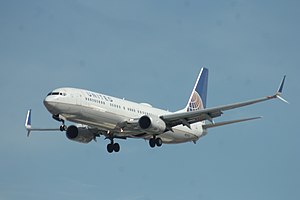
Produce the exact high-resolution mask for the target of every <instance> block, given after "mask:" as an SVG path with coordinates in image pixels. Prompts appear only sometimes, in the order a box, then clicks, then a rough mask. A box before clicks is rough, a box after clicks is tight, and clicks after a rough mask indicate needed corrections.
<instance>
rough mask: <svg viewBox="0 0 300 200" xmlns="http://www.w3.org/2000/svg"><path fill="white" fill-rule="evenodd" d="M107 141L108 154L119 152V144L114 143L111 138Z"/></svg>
mask: <svg viewBox="0 0 300 200" xmlns="http://www.w3.org/2000/svg"><path fill="white" fill-rule="evenodd" d="M109 139H110V143H109V144H108V145H107V151H108V153H112V152H119V151H120V145H119V143H114V139H113V138H109Z"/></svg>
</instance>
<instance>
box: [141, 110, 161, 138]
mask: <svg viewBox="0 0 300 200" xmlns="http://www.w3.org/2000/svg"><path fill="white" fill-rule="evenodd" d="M138 124H139V126H140V128H141V129H142V130H144V131H145V132H147V133H150V134H153V135H159V134H162V133H164V132H165V130H166V123H165V122H164V121H163V120H162V119H160V118H159V117H155V116H151V117H150V116H147V115H144V116H142V117H141V118H140V119H139V122H138Z"/></svg>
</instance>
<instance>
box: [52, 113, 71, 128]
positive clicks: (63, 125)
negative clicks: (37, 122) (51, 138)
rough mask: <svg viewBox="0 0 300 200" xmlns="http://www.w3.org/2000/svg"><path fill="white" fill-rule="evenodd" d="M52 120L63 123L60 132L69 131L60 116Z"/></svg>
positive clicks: (55, 116) (54, 116)
mask: <svg viewBox="0 0 300 200" xmlns="http://www.w3.org/2000/svg"><path fill="white" fill-rule="evenodd" d="M52 118H53V119H55V120H56V121H59V122H61V123H62V125H60V127H59V130H60V131H66V130H67V129H68V127H67V126H66V125H65V120H63V119H61V118H60V117H59V115H53V116H52Z"/></svg>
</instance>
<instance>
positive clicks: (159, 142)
mask: <svg viewBox="0 0 300 200" xmlns="http://www.w3.org/2000/svg"><path fill="white" fill-rule="evenodd" d="M155 144H156V146H158V147H160V146H161V145H162V140H161V139H160V138H156V139H155Z"/></svg>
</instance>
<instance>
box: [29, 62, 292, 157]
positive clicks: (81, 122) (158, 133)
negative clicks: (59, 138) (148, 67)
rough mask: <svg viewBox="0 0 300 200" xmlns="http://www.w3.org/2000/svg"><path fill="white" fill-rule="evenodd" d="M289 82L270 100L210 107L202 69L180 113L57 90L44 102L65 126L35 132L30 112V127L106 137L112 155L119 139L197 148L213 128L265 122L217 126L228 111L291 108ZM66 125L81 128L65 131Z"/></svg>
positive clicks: (74, 136) (76, 137)
mask: <svg viewBox="0 0 300 200" xmlns="http://www.w3.org/2000/svg"><path fill="white" fill-rule="evenodd" d="M285 78H286V76H284V77H283V79H282V81H281V83H280V86H279V88H278V90H277V92H276V93H275V94H273V95H271V96H266V97H262V98H258V99H254V100H248V101H244V102H239V103H233V104H229V105H222V106H216V107H212V108H206V103H207V101H206V100H207V86H208V69H207V68H205V67H203V68H201V70H200V73H199V75H198V77H197V80H196V83H195V85H194V87H193V90H192V93H191V95H190V97H189V99H188V101H187V104H186V106H185V108H183V109H181V110H178V111H176V112H170V111H166V110H162V109H158V108H155V107H152V106H151V105H150V104H148V103H135V102H132V101H128V100H125V99H120V98H116V97H112V96H109V95H105V94H100V93H97V92H92V91H89V90H84V89H77V88H67V87H65V88H58V89H55V90H53V91H51V92H50V93H49V94H48V95H47V96H46V98H45V99H44V102H43V103H44V105H45V107H46V109H47V110H48V111H49V112H50V113H51V114H52V118H53V119H55V120H57V121H59V122H61V126H60V127H59V128H50V129H49V128H33V127H32V126H31V109H30V110H28V112H27V116H26V121H25V128H26V130H27V136H29V135H30V133H31V132H32V131H63V132H66V137H67V138H68V139H70V140H73V141H76V142H80V143H89V142H91V141H92V140H95V141H96V138H97V137H100V136H104V137H105V139H109V140H110V142H109V143H108V144H107V151H108V152H109V153H112V152H119V151H120V145H119V144H118V143H116V142H115V139H128V138H137V139H145V140H148V141H149V145H150V147H152V148H154V147H160V146H162V144H176V143H184V142H193V143H196V141H197V140H199V139H200V138H201V137H203V136H205V135H206V134H207V132H208V129H210V128H214V127H219V126H224V125H228V124H233V123H239V122H244V121H249V120H255V119H259V118H261V117H252V118H244V119H237V120H231V121H223V122H215V121H214V118H217V117H220V116H221V115H222V114H223V112H224V111H227V110H231V109H235V108H239V107H243V106H248V105H251V104H256V103H259V102H263V101H267V100H271V99H276V98H278V99H280V100H282V101H284V102H286V103H288V102H287V101H286V100H285V99H284V98H282V97H281V94H282V91H283V86H284V82H285ZM66 121H70V122H73V123H76V125H70V126H66V125H65V122H66Z"/></svg>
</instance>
